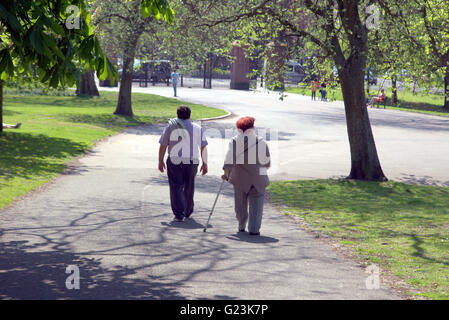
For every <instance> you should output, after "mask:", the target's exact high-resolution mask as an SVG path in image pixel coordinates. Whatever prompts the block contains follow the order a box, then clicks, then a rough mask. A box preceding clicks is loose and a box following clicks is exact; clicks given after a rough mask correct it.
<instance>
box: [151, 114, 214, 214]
mask: <svg viewBox="0 0 449 320" xmlns="http://www.w3.org/2000/svg"><path fill="white" fill-rule="evenodd" d="M190 113H191V110H190V108H189V107H188V106H180V107H179V108H178V110H177V115H178V117H177V118H175V119H170V120H169V122H168V125H167V126H166V127H165V129H164V132H163V133H162V136H161V138H160V139H159V143H160V146H159V165H158V168H159V171H160V172H164V169H165V168H167V176H168V184H169V187H170V203H171V209H172V211H173V214H174V216H175V217H174V220H175V221H178V222H181V221H183V220H184V218H189V217H190V216H191V215H192V213H193V205H194V203H193V194H194V191H195V176H196V174H197V172H198V165H199V160H200V157H201V160H202V162H203V163H202V166H201V168H200V172H201V173H202V174H203V175H205V174H206V173H207V171H208V168H207V152H206V146H207V140H206V137H205V135H204V132H203V129H202V128H201V127H200V126H199V125H197V124H195V123H193V122H192V121H191V120H190ZM167 149H168V158H167V166H166V165H165V163H164V156H165V152H166V151H167ZM198 149H200V150H201V155H200V154H199V151H198Z"/></svg>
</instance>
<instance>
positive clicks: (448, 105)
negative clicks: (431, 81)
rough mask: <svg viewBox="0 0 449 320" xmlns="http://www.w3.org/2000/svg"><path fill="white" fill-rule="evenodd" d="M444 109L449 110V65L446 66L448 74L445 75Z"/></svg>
mask: <svg viewBox="0 0 449 320" xmlns="http://www.w3.org/2000/svg"><path fill="white" fill-rule="evenodd" d="M443 108H444V109H447V110H449V65H447V66H446V76H445V77H444V107H443Z"/></svg>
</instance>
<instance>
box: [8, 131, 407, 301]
mask: <svg viewBox="0 0 449 320" xmlns="http://www.w3.org/2000/svg"><path fill="white" fill-rule="evenodd" d="M216 125H217V126H219V125H220V124H218V123H217V124H216ZM208 126H214V124H213V123H212V124H211V123H209V124H208ZM161 130H162V127H161V126H146V127H141V128H138V129H129V130H127V131H125V132H123V133H121V134H118V135H116V136H114V137H111V138H109V139H106V140H104V141H103V142H101V143H99V144H98V145H97V146H96V147H95V148H94V149H93V150H92V152H90V153H89V154H88V155H86V156H84V157H82V158H80V159H78V161H77V162H74V163H73V164H72V165H71V166H70V167H69V168H68V170H67V173H66V174H64V175H62V176H60V177H59V178H57V179H55V180H54V181H53V182H52V183H50V184H48V185H46V186H45V187H43V188H42V189H41V190H39V191H36V192H33V193H31V194H29V195H28V196H26V197H24V198H23V199H21V200H20V201H18V202H16V203H15V204H14V205H12V206H10V207H8V208H6V209H5V210H3V211H2V212H0V221H1V222H0V298H1V299H66V298H72V299H294V300H296V299H399V298H400V297H399V296H398V295H396V294H395V293H394V292H393V291H392V290H391V289H388V288H386V287H384V285H383V284H382V286H381V288H380V289H377V290H368V289H367V288H366V284H365V281H366V279H367V277H368V274H367V273H365V272H364V270H363V269H362V268H361V267H359V266H358V265H357V264H356V263H354V262H352V261H350V260H348V259H346V258H344V257H343V256H342V255H340V254H339V253H338V252H337V251H336V250H334V248H333V247H332V246H330V245H327V244H325V243H323V242H321V241H319V240H317V239H315V238H314V236H313V235H311V234H310V233H307V232H304V231H302V230H301V229H300V228H299V227H298V225H297V224H296V223H295V222H294V221H293V220H292V219H291V218H288V217H286V216H282V215H281V214H280V213H279V212H278V211H277V210H276V209H275V208H273V207H272V206H271V205H269V204H267V205H266V207H265V211H264V220H263V225H262V230H261V233H262V236H260V237H250V236H249V235H246V234H237V233H236V227H237V225H236V221H235V218H234V212H233V197H232V189H231V187H230V186H229V185H227V187H226V189H225V190H224V194H223V196H222V197H220V199H219V201H218V203H217V207H216V211H215V213H214V215H213V216H212V219H211V222H210V226H209V229H208V231H207V233H204V232H203V224H204V223H205V221H206V220H207V217H208V214H209V210H210V207H211V205H212V203H213V200H214V197H215V193H216V191H217V189H218V187H219V183H220V178H219V175H218V174H219V168H215V167H214V168H211V174H210V175H207V176H205V177H198V178H197V185H196V186H197V189H196V194H195V201H196V212H195V213H194V216H193V217H194V219H193V220H191V221H188V222H182V223H179V222H172V215H171V212H170V206H169V200H168V199H169V197H168V184H167V177H166V175H165V174H161V173H159V172H158V171H157V170H156V163H157V162H156V159H157V158H156V157H157V140H158V138H159V135H160V133H161ZM210 142H211V144H213V143H214V140H213V139H211V141H210ZM69 265H74V266H77V267H78V268H79V272H80V289H79V290H68V289H67V288H66V279H67V277H68V276H69V275H68V274H66V273H65V271H66V268H67V266H69Z"/></svg>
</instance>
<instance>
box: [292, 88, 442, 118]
mask: <svg viewBox="0 0 449 320" xmlns="http://www.w3.org/2000/svg"><path fill="white" fill-rule="evenodd" d="M286 92H289V93H296V94H301V95H306V96H310V95H311V91H310V89H309V88H308V87H287V88H286ZM370 94H371V96H375V95H377V91H374V90H371V91H370ZM386 94H387V97H388V101H387V108H388V109H394V110H401V111H408V112H418V113H425V114H431V115H436V116H443V117H449V110H444V109H443V108H442V106H443V104H444V95H443V94H430V93H429V94H425V93H417V94H413V92H410V91H399V92H398V100H399V102H398V104H397V105H396V106H393V105H392V103H391V97H392V91H391V88H388V89H387V90H386ZM327 96H328V99H330V100H338V101H343V95H342V93H341V89H340V88H339V87H335V88H328V90H327ZM320 97H321V94H320V93H319V91H318V92H317V99H320Z"/></svg>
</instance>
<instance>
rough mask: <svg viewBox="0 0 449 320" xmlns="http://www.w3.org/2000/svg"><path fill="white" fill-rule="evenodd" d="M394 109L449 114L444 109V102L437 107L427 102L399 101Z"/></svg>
mask: <svg viewBox="0 0 449 320" xmlns="http://www.w3.org/2000/svg"><path fill="white" fill-rule="evenodd" d="M393 107H398V108H403V109H409V110H420V111H433V112H441V113H447V114H449V109H444V108H443V102H441V105H437V104H430V103H425V102H412V101H399V102H398V104H397V105H395V106H393Z"/></svg>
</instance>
